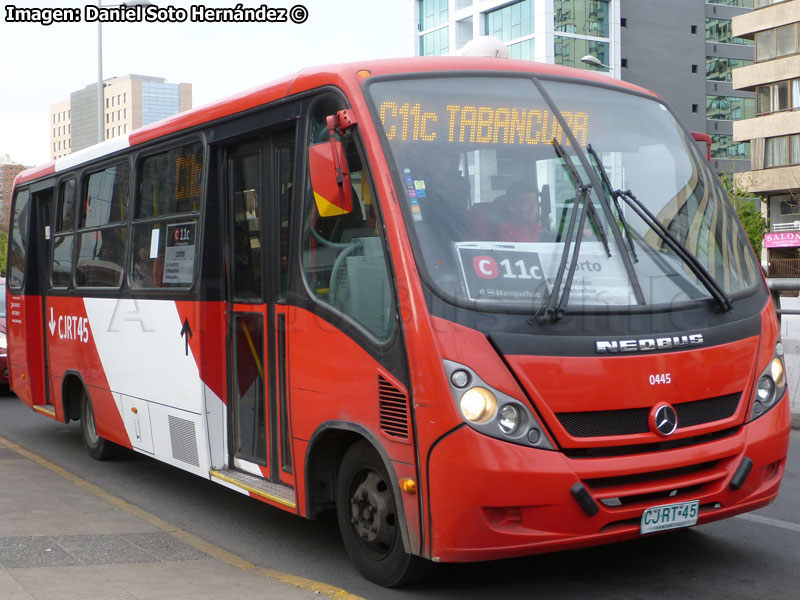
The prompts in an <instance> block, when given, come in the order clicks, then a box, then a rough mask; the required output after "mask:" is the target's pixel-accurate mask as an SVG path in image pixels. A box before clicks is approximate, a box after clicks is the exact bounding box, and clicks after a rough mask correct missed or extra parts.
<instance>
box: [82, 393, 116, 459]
mask: <svg viewBox="0 0 800 600" xmlns="http://www.w3.org/2000/svg"><path fill="white" fill-rule="evenodd" d="M81 433H82V434H83V445H84V446H86V450H87V452H88V453H89V456H91V457H92V458H94V459H95V460H108V459H109V458H113V457H114V456H115V455H116V454H117V449H118V446H117V445H116V444H114V443H113V442H109V441H108V440H107V439H105V438H102V437H100V436H99V435H98V434H97V425H96V424H95V420H94V409H92V401H91V399H90V398H89V394H88V393H87V392H86V389H85V388H82V389H81Z"/></svg>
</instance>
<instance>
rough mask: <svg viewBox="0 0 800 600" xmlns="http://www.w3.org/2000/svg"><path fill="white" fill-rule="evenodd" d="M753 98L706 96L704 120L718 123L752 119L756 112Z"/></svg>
mask: <svg viewBox="0 0 800 600" xmlns="http://www.w3.org/2000/svg"><path fill="white" fill-rule="evenodd" d="M755 105H756V101H755V98H735V97H730V96H706V118H707V119H714V120H720V121H738V120H739V119H752V118H753V117H755V112H756V110H755V109H756V107H755Z"/></svg>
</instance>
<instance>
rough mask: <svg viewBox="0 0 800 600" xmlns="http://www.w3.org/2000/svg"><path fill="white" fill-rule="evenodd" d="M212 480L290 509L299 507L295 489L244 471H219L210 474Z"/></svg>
mask: <svg viewBox="0 0 800 600" xmlns="http://www.w3.org/2000/svg"><path fill="white" fill-rule="evenodd" d="M209 475H210V476H211V479H212V480H216V481H218V482H220V483H224V484H227V485H233V486H235V487H237V488H239V489H242V490H246V491H248V492H250V493H251V494H255V495H256V496H258V497H261V498H265V499H267V500H271V501H273V502H277V503H279V504H282V505H284V506H288V507H290V508H296V507H297V501H296V500H295V494H294V488H292V487H289V486H288V485H283V484H281V483H272V482H271V481H267V480H266V479H263V478H261V477H256V476H255V475H250V474H249V473H244V472H242V471H234V470H232V469H218V470H216V469H215V470H212V471H210V472H209Z"/></svg>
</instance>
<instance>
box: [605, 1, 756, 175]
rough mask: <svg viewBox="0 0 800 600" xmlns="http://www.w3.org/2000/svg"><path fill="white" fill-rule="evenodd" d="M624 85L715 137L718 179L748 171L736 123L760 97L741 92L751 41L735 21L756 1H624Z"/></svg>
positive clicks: (689, 126)
mask: <svg viewBox="0 0 800 600" xmlns="http://www.w3.org/2000/svg"><path fill="white" fill-rule="evenodd" d="M620 1H621V10H620V42H621V49H622V52H621V59H620V61H621V63H622V73H621V75H622V79H624V80H625V81H630V82H631V83H635V84H637V85H641V86H642V87H645V88H648V89H651V90H653V91H655V92H656V93H658V94H659V95H660V96H661V97H662V98H664V100H665V101H666V103H667V104H668V105H669V106H670V108H672V110H673V111H675V114H676V115H677V116H678V119H679V120H680V121H681V123H682V124H683V126H684V127H686V128H687V129H689V130H690V131H698V132H705V133H707V134H709V135H710V136H711V142H712V143H711V158H712V163H713V166H714V168H715V170H716V171H717V172H718V173H735V172H738V171H743V170H746V169H748V168H749V164H750V163H749V159H750V147H749V143H748V142H746V141H742V142H736V141H734V139H733V122H734V121H737V120H739V119H743V118H749V117H751V116H753V114H754V111H755V95H754V94H753V93H752V92H751V91H746V90H735V89H734V88H733V85H732V83H731V80H732V75H731V73H732V71H733V69H734V68H737V67H742V66H746V65H750V64H752V63H753V58H754V49H753V42H752V40H747V39H742V38H739V37H736V36H734V35H733V33H732V19H733V18H734V17H736V16H738V15H741V14H744V13H747V12H750V11H751V10H752V9H753V2H754V0H706V1H705V2H703V1H702V0H670V1H669V2H663V1H660V0H620Z"/></svg>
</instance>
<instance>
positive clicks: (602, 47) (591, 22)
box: [414, 0, 620, 77]
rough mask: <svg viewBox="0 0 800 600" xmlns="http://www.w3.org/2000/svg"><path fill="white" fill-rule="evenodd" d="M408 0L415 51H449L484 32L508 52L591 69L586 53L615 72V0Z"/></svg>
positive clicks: (429, 54)
mask: <svg viewBox="0 0 800 600" xmlns="http://www.w3.org/2000/svg"><path fill="white" fill-rule="evenodd" d="M414 1H415V2H416V5H417V10H418V24H419V31H418V41H419V47H418V54H419V55H420V56H432V55H442V54H455V53H456V52H458V50H460V49H461V48H463V47H464V45H465V44H466V43H467V42H469V41H470V40H472V39H474V38H476V37H478V36H481V35H490V36H492V37H495V38H497V39H499V40H502V41H503V43H505V45H506V46H507V47H508V51H509V54H510V56H511V58H516V59H521V60H536V61H540V62H549V63H555V64H560V65H567V66H570V67H577V68H583V69H597V67H591V66H589V65H585V64H584V63H582V62H581V57H583V56H585V55H587V54H592V55H594V56H595V57H597V58H598V60H600V62H601V63H603V64H606V65H609V66H610V67H611V70H612V74H613V75H614V76H616V77H619V76H620V73H619V50H618V47H617V50H616V51H615V49H614V43H613V40H614V39H618V30H619V17H618V16H615V15H618V14H619V2H620V0H517V1H516V2H509V1H508V0H494V1H493V0H414ZM615 30H616V33H615ZM600 70H605V69H600Z"/></svg>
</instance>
